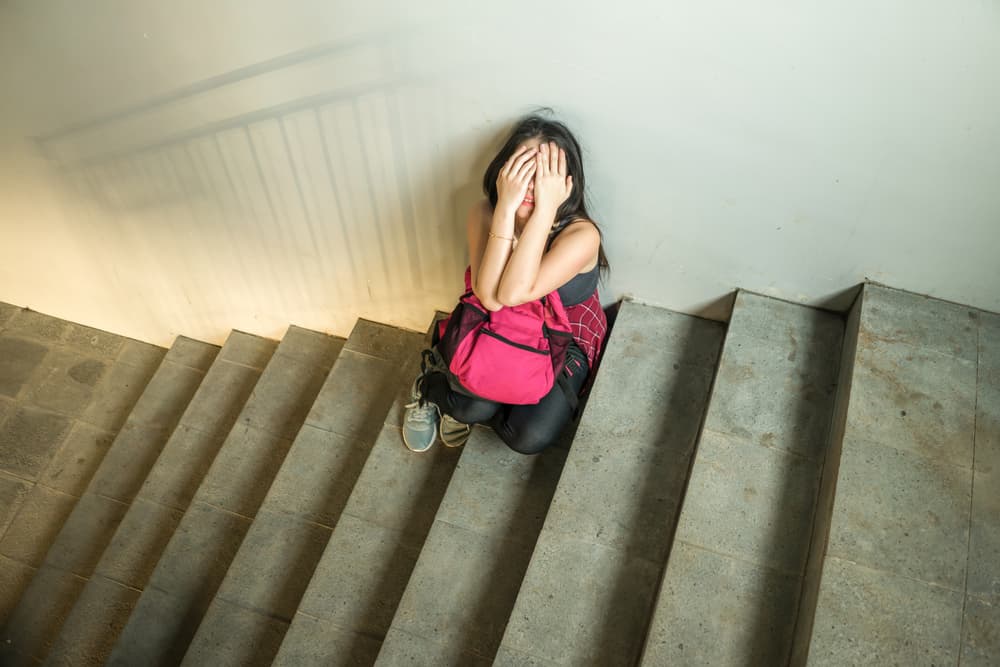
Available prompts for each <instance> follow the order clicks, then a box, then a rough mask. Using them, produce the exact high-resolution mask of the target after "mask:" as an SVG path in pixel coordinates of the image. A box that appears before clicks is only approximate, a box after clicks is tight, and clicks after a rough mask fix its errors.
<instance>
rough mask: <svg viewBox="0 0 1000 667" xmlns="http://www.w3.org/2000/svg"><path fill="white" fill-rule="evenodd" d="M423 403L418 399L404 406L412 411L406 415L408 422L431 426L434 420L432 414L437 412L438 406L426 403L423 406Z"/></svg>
mask: <svg viewBox="0 0 1000 667" xmlns="http://www.w3.org/2000/svg"><path fill="white" fill-rule="evenodd" d="M421 402H422V401H421V400H420V399H419V398H418V399H417V400H415V401H413V402H411V403H407V404H406V406H404V407H406V409H407V410H410V412H407V413H406V421H408V422H419V423H423V424H430V423H431V422H432V421H433V420H434V418H433V415H432V413H434V412H436V411H437V406H436V405H434V404H433V403H424V404H423V405H421Z"/></svg>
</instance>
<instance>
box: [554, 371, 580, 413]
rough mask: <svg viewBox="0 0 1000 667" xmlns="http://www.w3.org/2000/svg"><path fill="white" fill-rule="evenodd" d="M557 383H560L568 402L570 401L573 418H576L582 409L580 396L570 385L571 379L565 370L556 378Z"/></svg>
mask: <svg viewBox="0 0 1000 667" xmlns="http://www.w3.org/2000/svg"><path fill="white" fill-rule="evenodd" d="M556 384H558V385H559V386H560V387H561V388H562V391H563V394H565V396H566V402H567V403H569V409H570V410H572V411H573V419H576V418H577V417H578V416H579V415H578V414H577V413H578V412H579V409H580V397H579V396H577V395H576V392H575V391H573V387H571V386H569V379H568V378H567V377H566V372H565V371H563V372H562V373H560V374H559V377H558V378H556Z"/></svg>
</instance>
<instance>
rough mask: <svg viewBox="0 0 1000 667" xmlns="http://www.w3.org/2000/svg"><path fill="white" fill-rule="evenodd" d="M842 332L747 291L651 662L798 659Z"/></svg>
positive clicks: (667, 581)
mask: <svg viewBox="0 0 1000 667" xmlns="http://www.w3.org/2000/svg"><path fill="white" fill-rule="evenodd" d="M843 329H844V324H843V320H842V319H841V318H840V317H838V316H836V315H834V314H832V313H827V312H823V311H819V310H816V309H812V308H807V307H804V306H796V305H794V304H789V303H785V302H781V301H777V300H774V299H770V298H767V297H763V296H758V295H755V294H749V293H746V292H740V293H739V294H738V295H737V298H736V302H735V304H734V307H733V316H732V320H731V321H730V323H729V331H728V333H727V334H726V342H725V346H724V348H723V351H722V357H721V360H720V362H719V369H718V376H717V378H716V384H715V389H714V390H713V392H712V398H711V403H710V406H709V408H708V414H707V417H706V420H705V425H704V430H703V432H702V435H701V439H700V442H699V443H698V448H697V451H696V452H695V460H694V464H693V466H692V468H691V476H690V479H689V481H688V486H687V491H686V494H685V497H684V506H683V508H682V509H681V513H680V518H679V520H678V524H677V532H676V535H675V543H674V547H673V549H672V550H671V554H670V559H669V561H668V563H667V567H666V570H665V572H664V574H663V581H662V584H661V592H660V597H659V601H658V602H657V606H656V610H655V611H654V614H653V620H652V623H651V625H650V629H649V636H648V640H647V645H646V649H645V652H644V655H643V664H649V665H658V664H673V663H685V662H692V661H693V662H702V663H706V664H717V665H727V664H744V662H745V661H746V660H748V659H749V661H750V663H751V664H780V663H784V662H787V660H788V658H789V656H790V654H791V647H792V639H793V631H794V627H795V619H796V613H797V608H798V599H799V589H800V587H801V582H802V577H803V575H804V572H805V566H806V558H807V556H808V553H809V543H810V535H811V529H812V523H813V516H814V513H815V503H816V497H817V493H818V491H819V482H820V476H821V472H822V461H823V458H824V454H825V450H826V446H827V435H828V431H829V427H830V419H831V416H832V413H833V403H834V399H835V395H836V383H837V375H838V372H839V369H840V353H841V347H842V339H843ZM713 572H714V573H716V576H715V578H712V577H711V576H710V575H709V573H713ZM710 636H714V637H715V639H714V641H712V640H709V637H710Z"/></svg>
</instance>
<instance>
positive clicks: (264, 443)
mask: <svg viewBox="0 0 1000 667" xmlns="http://www.w3.org/2000/svg"><path fill="white" fill-rule="evenodd" d="M342 344H343V343H342V341H341V340H339V339H335V338H331V337H329V336H325V335H323V334H319V333H315V332H308V331H305V330H301V331H297V332H296V334H295V335H293V336H291V337H289V338H288V339H287V340H282V342H281V343H280V344H279V345H278V346H277V349H275V346H274V342H273V341H269V340H267V339H263V338H259V337H256V336H249V335H247V334H243V333H240V332H233V333H232V334H231V335H230V337H229V339H227V341H226V345H224V346H223V348H222V351H221V352H220V353H219V358H218V360H217V361H216V363H215V364H213V366H212V368H211V369H210V370H209V372H208V374H207V375H206V377H205V380H204V381H203V383H202V387H201V388H200V389H199V391H198V392H197V393H196V394H195V396H194V398H193V399H192V401H191V406H190V407H189V409H188V410H186V411H185V413H184V416H183V417H182V418H181V421H180V424H179V426H178V428H177V429H176V430H175V431H174V433H173V435H172V436H171V437H170V439H169V441H168V442H167V444H166V446H165V447H164V449H163V452H162V453H161V454H160V456H159V458H158V459H157V461H156V464H155V465H154V466H153V468H152V470H150V472H149V475H148V476H147V478H146V481H145V483H144V484H143V486H142V488H141V489H140V491H139V494H138V496H137V498H136V501H135V502H134V503H133V504H132V507H131V508H130V509H129V512H128V514H127V515H126V517H125V519H124V521H122V523H121V526H120V527H119V529H118V531H117V532H116V533H115V535H114V539H113V540H112V542H111V545H110V548H108V549H107V550H105V552H104V556H103V557H102V558H101V561H100V563H98V564H97V566H96V573H95V576H94V577H93V579H92V581H91V583H90V584H88V588H89V587H91V586H92V585H94V586H96V585H98V582H99V581H100V586H101V589H102V590H106V591H108V592H109V594H110V593H114V595H111V596H110V597H109V599H108V601H107V602H106V603H102V602H101V600H100V598H99V597H97V596H96V595H93V596H88V600H89V604H88V606H87V607H86V608H85V609H81V610H80V612H79V613H77V610H76V609H74V611H73V613H72V614H71V615H70V617H69V619H68V620H67V622H66V624H65V625H64V626H63V630H62V633H61V635H60V638H59V641H57V643H56V652H54V653H53V656H52V657H53V659H54V660H56V661H58V660H60V659H63V658H64V657H65V658H66V659H78V658H80V657H81V656H86V657H87V659H88V660H91V661H94V662H98V663H99V662H100V661H103V660H104V659H105V658H107V656H108V651H109V650H110V648H111V646H112V645H113V640H114V635H115V634H116V633H117V632H119V631H121V630H122V629H123V628H124V626H125V624H126V621H127V620H128V618H129V614H130V612H131V611H132V608H133V607H134V606H135V604H137V601H138V597H139V596H138V595H128V594H126V592H125V591H122V590H119V589H121V588H123V585H125V586H127V587H131V588H132V589H135V590H139V591H141V590H142V589H144V588H145V587H146V585H147V583H148V582H150V581H151V580H152V581H156V577H157V576H161V577H162V575H156V573H155V570H154V568H153V566H154V565H157V564H158V561H159V560H160V559H161V555H162V558H163V559H168V558H173V559H177V558H183V557H184V556H183V550H182V549H181V548H180V547H172V546H171V545H172V544H173V542H172V541H171V540H172V537H171V536H172V535H173V534H174V532H175V530H178V526H179V525H180V526H182V527H183V528H184V530H185V531H186V533H188V534H198V530H199V529H198V527H196V526H191V525H190V523H191V522H192V521H195V520H196V518H197V517H201V518H202V520H203V521H212V520H213V519H212V518H205V516H206V515H205V514H202V513H197V512H195V513H189V514H190V516H188V514H184V512H185V510H187V509H188V508H189V506H190V505H191V501H192V500H193V499H194V498H197V500H198V503H201V504H202V506H203V508H207V509H208V510H211V511H212V512H220V513H223V512H226V511H231V512H235V513H236V514H242V515H244V516H253V513H254V512H255V511H256V507H257V505H258V504H259V502H260V499H261V498H262V497H263V494H264V493H265V492H266V490H267V481H268V480H269V479H270V477H271V476H272V475H273V473H274V470H276V469H277V466H279V465H280V463H281V459H282V457H283V455H284V452H285V451H286V450H287V448H288V444H289V442H288V441H287V440H286V439H284V438H282V437H281V436H278V435H273V433H272V432H285V431H287V430H289V429H291V430H292V431H294V430H297V428H298V426H299V425H300V424H301V423H302V419H304V418H305V413H306V411H307V410H308V406H309V405H310V404H311V403H312V399H313V397H314V395H315V392H316V390H317V389H318V387H319V385H320V384H321V383H322V381H323V378H324V377H325V374H326V372H327V371H328V370H329V367H328V366H327V365H326V364H327V363H328V362H329V360H330V359H331V358H332V356H333V355H332V352H331V351H332V350H339V349H340V347H341V346H342ZM252 364H258V366H254V365H252ZM259 364H266V365H265V366H264V367H263V368H261V367H260V366H259ZM206 403H208V404H210V406H209V407H207V408H206V407H205V404H206ZM303 405H304V406H305V407H303ZM220 415H227V416H226V417H225V418H220ZM223 433H228V436H225V437H224V438H222V437H220V434H223ZM196 489H197V492H195V490H196ZM182 515H183V516H184V517H186V519H182V518H181V516H182ZM184 520H187V521H188V525H184V524H183V523H182V522H183V521H184ZM248 523H249V520H248V519H245V520H243V522H242V523H241V522H236V523H235V524H233V525H230V523H227V522H225V521H223V522H222V524H223V525H225V526H226V527H227V530H230V533H231V534H230V535H229V538H230V539H231V540H232V541H234V542H235V544H239V540H240V539H242V533H243V532H244V531H245V530H246V525H247V524H248ZM220 539H224V538H222V537H221V536H220ZM163 567H164V568H169V564H164V565H163ZM222 573H224V570H222V571H221V572H218V573H215V575H213V577H217V578H220V577H221V574H222ZM193 576H197V575H193ZM213 577H210V578H209V579H208V580H205V582H203V586H204V587H205V588H206V589H210V588H212V587H214V586H216V585H217V584H218V579H217V578H213ZM178 584H179V582H177V581H174V580H170V581H169V584H168V587H165V588H164V589H163V590H164V591H171V590H174V589H176V587H177V585H178ZM171 586H172V587H173V588H170V587H171ZM181 595H183V593H181ZM123 596H124V597H123ZM119 598H121V599H122V600H123V601H121V602H119V601H118V599H119ZM147 613H155V611H152V612H147ZM196 623H197V621H196V620H193V621H191V622H190V623H189V624H188V625H186V626H185V628H186V630H185V631H186V632H189V633H190V631H191V630H192V629H193V627H196ZM108 628H111V630H109V629H108ZM179 650H180V651H181V652H182V651H183V649H179Z"/></svg>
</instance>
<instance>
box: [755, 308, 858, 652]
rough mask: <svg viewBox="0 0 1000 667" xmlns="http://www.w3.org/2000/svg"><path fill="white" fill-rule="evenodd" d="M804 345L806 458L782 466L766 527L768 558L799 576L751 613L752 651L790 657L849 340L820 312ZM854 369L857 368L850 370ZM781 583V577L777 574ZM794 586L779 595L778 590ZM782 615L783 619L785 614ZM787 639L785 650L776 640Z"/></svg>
mask: <svg viewBox="0 0 1000 667" xmlns="http://www.w3.org/2000/svg"><path fill="white" fill-rule="evenodd" d="M801 334H802V335H801V339H802V340H800V342H799V344H798V347H797V349H796V348H794V347H793V351H792V352H791V354H796V353H797V354H798V355H800V356H802V357H804V359H803V363H802V364H801V365H797V366H796V368H795V374H794V375H792V376H791V377H786V378H785V384H786V387H787V388H788V390H789V394H790V395H791V396H792V397H793V398H792V399H791V400H792V406H793V407H792V409H791V410H790V411H789V412H790V424H789V433H790V434H791V437H792V440H793V441H796V444H795V445H794V446H793V450H794V451H796V453H797V454H800V455H801V456H800V457H784V458H785V459H786V461H787V463H786V464H785V465H783V466H781V467H777V471H778V472H779V474H780V475H781V479H780V481H778V482H777V483H776V487H777V489H778V490H777V493H776V495H775V497H774V499H773V508H774V509H773V511H772V512H771V513H770V515H769V516H770V518H771V523H770V525H769V526H768V528H769V530H767V531H766V532H765V537H764V542H763V553H762V554H761V562H764V563H769V564H772V565H775V566H776V567H777V569H781V570H783V571H784V572H785V573H786V574H787V575H788V580H789V581H791V582H792V585H791V586H790V590H789V589H786V588H785V587H784V586H782V585H778V584H776V583H772V584H771V585H772V586H773V588H772V590H771V591H769V592H768V593H763V592H762V593H759V594H758V596H757V608H756V609H755V610H754V613H753V614H752V616H751V618H752V619H753V620H752V628H751V629H750V637H752V638H753V641H752V644H751V646H750V647H749V651H750V652H749V653H748V655H752V656H763V655H772V654H776V653H781V654H783V655H784V660H785V661H787V660H789V659H790V657H791V652H792V643H793V641H794V632H795V625H796V623H797V619H798V615H799V605H800V598H801V596H802V592H803V582H804V577H805V574H806V564H807V561H808V559H809V555H810V554H809V551H810V546H811V543H812V539H813V533H814V532H815V523H816V520H817V517H816V513H817V512H816V507H817V500H818V496H819V492H820V481H821V479H820V478H821V475H822V474H823V463H824V460H825V459H826V457H827V450H828V448H829V443H830V437H831V433H830V431H831V422H832V419H833V415H834V404H835V401H836V399H837V387H838V381H839V380H840V378H839V377H838V376H839V374H840V359H841V353H842V346H843V322H842V321H841V320H840V319H839V318H837V317H835V316H830V317H820V316H819V315H818V316H817V318H816V319H815V320H811V321H810V325H809V326H807V327H805V328H804V329H802V330H801ZM846 372H847V373H850V368H849V367H848V368H847V369H846ZM775 581H777V576H775ZM779 590H780V591H782V592H784V591H788V592H787V593H784V594H782V595H777V594H776V591H779ZM779 619H783V620H779ZM779 640H780V642H781V643H782V646H781V647H780V651H778V650H777V649H778V647H776V646H775V643H776V641H779Z"/></svg>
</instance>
